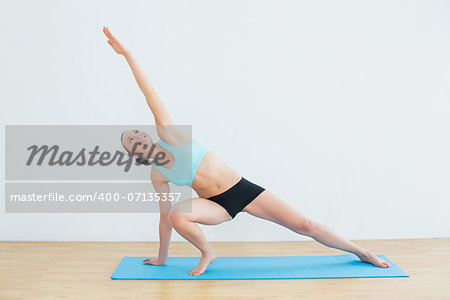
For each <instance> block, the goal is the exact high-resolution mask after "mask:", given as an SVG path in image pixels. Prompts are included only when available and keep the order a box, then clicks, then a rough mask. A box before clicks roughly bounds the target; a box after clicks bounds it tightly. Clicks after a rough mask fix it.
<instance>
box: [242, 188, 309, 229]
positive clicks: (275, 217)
mask: <svg viewBox="0 0 450 300" xmlns="http://www.w3.org/2000/svg"><path fill="white" fill-rule="evenodd" d="M244 211H245V212H247V213H249V214H251V215H253V216H255V217H258V218H262V219H265V220H268V221H272V222H275V223H277V224H280V225H282V226H285V227H287V228H289V229H291V230H293V231H295V232H301V231H306V230H307V229H308V228H309V227H310V226H311V222H312V221H311V220H310V219H308V218H306V217H305V216H303V215H302V214H301V213H299V212H298V211H297V210H296V209H295V208H293V207H292V206H290V205H289V204H288V203H286V202H284V201H283V200H281V199H280V198H278V197H277V196H275V195H274V194H273V193H271V192H270V191H268V190H265V191H264V192H262V193H261V194H260V195H259V196H258V197H256V198H255V200H253V201H252V202H250V204H248V205H247V206H246V207H245V208H244Z"/></svg>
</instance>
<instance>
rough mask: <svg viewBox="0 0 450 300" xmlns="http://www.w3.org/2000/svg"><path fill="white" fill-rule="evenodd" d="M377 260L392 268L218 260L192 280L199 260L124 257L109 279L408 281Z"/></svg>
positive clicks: (345, 260) (338, 259) (345, 258)
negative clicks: (157, 260)
mask: <svg viewBox="0 0 450 300" xmlns="http://www.w3.org/2000/svg"><path fill="white" fill-rule="evenodd" d="M377 256H378V257H380V258H382V259H384V260H386V261H388V262H389V263H390V264H391V267H389V268H379V267H375V266H373V265H371V264H368V263H363V262H361V261H360V260H359V259H358V258H357V257H356V256H355V255H353V254H341V255H331V256H248V257H217V259H216V261H215V262H213V263H212V264H210V265H209V267H208V268H207V269H206V272H205V273H204V274H202V275H200V276H191V275H189V274H188V272H189V270H190V269H192V268H194V267H195V266H196V265H197V263H198V262H199V260H200V257H169V258H168V259H167V262H166V265H164V266H153V265H144V264H142V261H143V260H144V259H145V258H148V257H129V256H125V257H124V258H123V259H122V261H121V262H120V264H119V266H118V267H117V269H116V271H115V272H114V274H113V275H112V276H111V278H112V279H165V280H167V279H171V280H173V279H188V280H229V279H306V278H364V277H409V275H408V274H406V273H405V272H404V271H403V270H402V269H400V268H399V267H398V266H397V265H396V264H394V263H393V262H392V261H390V260H389V259H387V258H386V256H384V255H377Z"/></svg>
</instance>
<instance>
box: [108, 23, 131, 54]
mask: <svg viewBox="0 0 450 300" xmlns="http://www.w3.org/2000/svg"><path fill="white" fill-rule="evenodd" d="M103 33H104V34H105V35H106V37H107V38H108V44H110V45H111V47H112V48H113V49H114V51H116V52H117V54H122V55H124V54H125V53H126V52H127V49H126V48H125V47H124V46H123V45H122V44H121V43H120V42H119V40H118V39H116V38H115V36H113V35H112V33H111V32H110V31H109V29H108V27H105V26H103Z"/></svg>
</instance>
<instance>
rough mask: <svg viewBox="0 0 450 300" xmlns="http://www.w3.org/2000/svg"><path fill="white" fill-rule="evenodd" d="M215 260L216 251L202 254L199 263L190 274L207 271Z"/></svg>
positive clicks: (199, 273) (196, 274) (195, 274)
mask: <svg viewBox="0 0 450 300" xmlns="http://www.w3.org/2000/svg"><path fill="white" fill-rule="evenodd" d="M215 260H216V254H215V253H214V251H211V252H207V253H205V254H202V257H201V258H200V261H199V262H198V265H197V266H196V267H195V268H194V269H192V270H190V271H189V275H193V276H198V275H201V274H203V273H205V270H206V268H207V267H208V265H209V264H211V263H213V262H214V261H215Z"/></svg>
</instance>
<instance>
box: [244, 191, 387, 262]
mask: <svg viewBox="0 0 450 300" xmlns="http://www.w3.org/2000/svg"><path fill="white" fill-rule="evenodd" d="M244 211H245V212H247V213H249V214H251V215H253V216H255V217H259V218H262V219H266V220H268V221H272V222H275V223H278V224H280V225H282V226H284V227H286V228H289V229H291V230H292V231H294V232H296V233H299V234H302V235H306V236H309V237H311V238H313V239H315V240H316V241H318V242H319V243H321V244H324V245H325V246H328V247H331V248H335V249H339V250H342V251H346V252H350V253H353V254H355V255H356V256H358V257H359V259H360V260H362V261H364V262H368V263H371V264H374V265H376V266H378V267H382V268H386V267H389V266H390V264H389V263H388V262H387V261H385V260H383V259H381V258H378V257H377V256H375V255H374V254H373V253H371V252H370V251H368V250H366V249H364V248H361V247H359V246H358V245H356V244H355V243H353V242H352V241H350V240H348V239H347V238H345V237H344V236H342V235H341V234H339V233H337V232H336V231H334V230H332V229H331V228H329V227H328V226H325V225H323V224H320V223H317V222H315V221H312V220H311V219H309V218H306V217H305V216H303V215H302V214H300V213H299V212H298V211H296V210H295V209H294V208H293V207H291V206H290V205H289V204H287V203H286V202H284V201H283V200H281V199H280V198H278V197H277V196H275V195H274V194H272V193H271V192H270V191H268V190H265V191H264V192H262V193H261V194H260V195H259V196H258V197H256V199H255V200H253V201H252V202H251V203H250V204H249V205H247V206H246V207H245V208H244Z"/></svg>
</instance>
